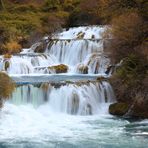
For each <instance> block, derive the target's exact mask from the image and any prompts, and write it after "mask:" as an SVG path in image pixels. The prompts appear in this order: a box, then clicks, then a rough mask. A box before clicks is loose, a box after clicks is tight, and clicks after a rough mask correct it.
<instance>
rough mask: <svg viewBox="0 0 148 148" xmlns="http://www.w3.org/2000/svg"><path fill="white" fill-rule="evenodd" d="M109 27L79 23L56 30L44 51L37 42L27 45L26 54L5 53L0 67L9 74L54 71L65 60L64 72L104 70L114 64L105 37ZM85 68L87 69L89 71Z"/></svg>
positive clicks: (92, 72)
mask: <svg viewBox="0 0 148 148" xmlns="http://www.w3.org/2000/svg"><path fill="white" fill-rule="evenodd" d="M105 28H106V27H105V26H104V27H101V26H93V27H91V26H90V27H78V28H72V29H69V30H68V31H63V32H61V33H57V34H53V37H52V38H51V39H50V40H49V41H48V45H47V47H46V49H44V50H45V52H44V53H42V54H39V53H38V54H37V53H34V50H35V47H37V46H39V43H36V44H35V45H34V46H32V48H31V49H30V50H29V49H24V51H23V52H22V54H18V55H14V56H12V57H10V58H5V57H4V56H1V57H0V70H3V71H6V72H7V73H9V74H34V73H35V74H37V73H42V74H50V73H55V71H53V70H51V69H50V68H49V67H52V66H56V65H60V64H64V65H66V66H67V67H68V70H67V71H64V72H63V71H61V73H65V72H68V73H82V74H98V73H102V74H103V73H105V71H106V69H107V67H108V66H109V64H110V60H109V58H108V55H107V54H106V53H104V51H103V49H104V45H103V44H104V40H103V39H102V38H101V33H102V32H103V31H104V30H105ZM80 65H81V66H80ZM82 65H83V66H82ZM84 68H85V69H87V70H85V72H84V71H83V70H82V69H84Z"/></svg>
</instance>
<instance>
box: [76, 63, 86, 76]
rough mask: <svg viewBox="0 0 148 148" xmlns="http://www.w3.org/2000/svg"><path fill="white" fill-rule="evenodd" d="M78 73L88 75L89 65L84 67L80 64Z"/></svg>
mask: <svg viewBox="0 0 148 148" xmlns="http://www.w3.org/2000/svg"><path fill="white" fill-rule="evenodd" d="M77 69H78V72H80V73H81V74H88V66H87V65H83V64H80V65H79V66H78V67H77Z"/></svg>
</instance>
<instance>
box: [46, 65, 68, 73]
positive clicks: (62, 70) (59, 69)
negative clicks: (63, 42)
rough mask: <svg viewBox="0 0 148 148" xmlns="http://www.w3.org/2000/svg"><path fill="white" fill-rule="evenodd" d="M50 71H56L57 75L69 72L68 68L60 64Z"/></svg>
mask: <svg viewBox="0 0 148 148" xmlns="http://www.w3.org/2000/svg"><path fill="white" fill-rule="evenodd" d="M48 69H49V70H52V71H54V72H55V73H66V72H67V71H68V66H67V65H64V64H60V65H56V66H50V67H48Z"/></svg>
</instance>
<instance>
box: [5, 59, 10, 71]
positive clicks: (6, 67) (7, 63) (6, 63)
mask: <svg viewBox="0 0 148 148" xmlns="http://www.w3.org/2000/svg"><path fill="white" fill-rule="evenodd" d="M9 67H10V63H9V61H6V62H5V71H7V70H8V68H9Z"/></svg>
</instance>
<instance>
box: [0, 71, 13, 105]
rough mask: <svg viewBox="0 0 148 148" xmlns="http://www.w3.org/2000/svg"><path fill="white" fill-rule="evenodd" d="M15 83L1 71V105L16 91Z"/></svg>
mask: <svg viewBox="0 0 148 148" xmlns="http://www.w3.org/2000/svg"><path fill="white" fill-rule="evenodd" d="M14 88H15V84H14V82H13V81H12V80H11V79H10V78H9V76H8V75H7V74H5V73H2V72H0V107H2V103H3V101H4V100H6V99H7V98H9V97H10V95H11V94H12V92H13V91H14Z"/></svg>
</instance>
